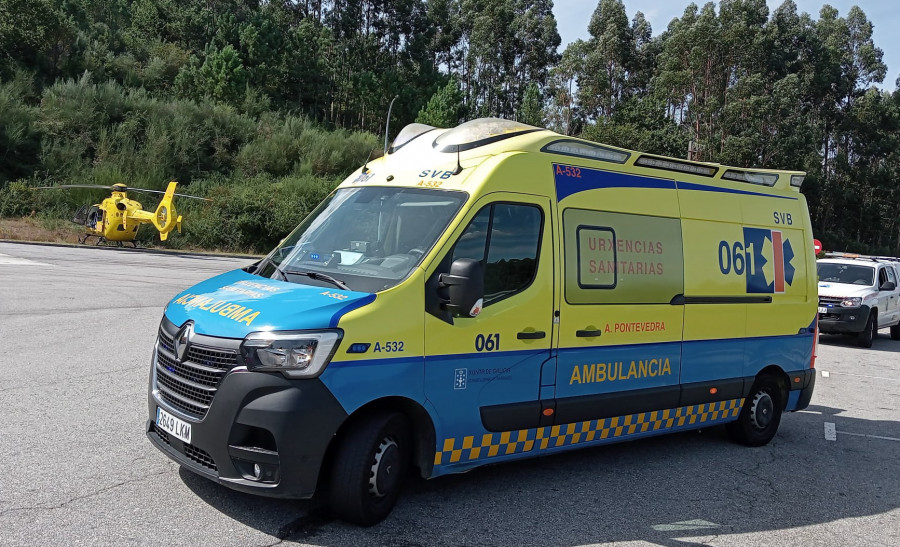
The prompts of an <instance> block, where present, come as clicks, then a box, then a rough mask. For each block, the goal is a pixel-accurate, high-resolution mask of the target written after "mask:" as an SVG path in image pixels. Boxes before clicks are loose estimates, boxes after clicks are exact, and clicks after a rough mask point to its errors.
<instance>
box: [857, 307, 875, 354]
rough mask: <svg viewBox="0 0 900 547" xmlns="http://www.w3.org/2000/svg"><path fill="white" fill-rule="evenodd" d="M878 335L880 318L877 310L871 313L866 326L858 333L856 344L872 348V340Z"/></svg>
mask: <svg viewBox="0 0 900 547" xmlns="http://www.w3.org/2000/svg"><path fill="white" fill-rule="evenodd" d="M877 336H878V318H877V317H876V316H875V312H872V313H870V314H869V320H868V321H866V328H864V329H863V330H862V332H861V333H859V334H858V335H856V345H858V346H859V347H861V348H871V347H872V340H874V339H875V338H876V337H877Z"/></svg>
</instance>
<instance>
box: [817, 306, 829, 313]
mask: <svg viewBox="0 0 900 547" xmlns="http://www.w3.org/2000/svg"><path fill="white" fill-rule="evenodd" d="M819 313H828V308H826V307H824V306H819Z"/></svg>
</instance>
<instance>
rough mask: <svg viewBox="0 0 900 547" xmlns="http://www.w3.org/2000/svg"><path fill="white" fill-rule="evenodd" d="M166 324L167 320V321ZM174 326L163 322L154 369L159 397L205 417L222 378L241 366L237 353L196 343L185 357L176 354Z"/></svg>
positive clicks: (175, 406)
mask: <svg viewBox="0 0 900 547" xmlns="http://www.w3.org/2000/svg"><path fill="white" fill-rule="evenodd" d="M164 323H165V322H164ZM165 326H169V328H170V329H172V328H174V325H171V323H169V324H168V325H161V326H160V329H159V343H158V346H157V352H156V367H155V368H154V371H153V372H154V376H155V380H156V382H155V384H156V388H157V390H158V393H159V397H160V398H161V399H162V400H163V401H164V402H165V403H167V404H168V405H169V406H171V407H173V408H174V409H176V410H179V411H181V412H182V413H184V414H186V415H187V416H188V417H191V418H196V419H202V418H203V417H204V416H206V412H207V411H208V410H209V406H210V405H211V404H212V401H213V398H214V397H215V395H216V392H217V391H218V387H219V383H221V381H222V378H224V377H225V375H226V374H227V373H228V371H230V370H231V369H232V368H234V367H235V366H237V352H236V351H235V350H230V349H219V348H212V347H208V346H201V345H199V344H193V345H191V346H190V347H189V348H188V351H187V355H186V356H185V357H186V358H185V360H184V361H181V362H179V361H178V359H176V357H175V347H174V338H175V334H174V332H166V328H165Z"/></svg>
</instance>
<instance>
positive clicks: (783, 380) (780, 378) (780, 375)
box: [746, 364, 790, 410]
mask: <svg viewBox="0 0 900 547" xmlns="http://www.w3.org/2000/svg"><path fill="white" fill-rule="evenodd" d="M763 376H772V377H774V378H775V380H776V381H777V382H778V387H779V388H781V400H782V402H783V403H784V406H785V408H787V400H788V391H789V386H790V378H788V374H787V372H785V371H784V369H783V368H781V366H779V365H776V364H771V365H769V366H767V367H765V368H763V369H762V370H761V371H759V372H758V373H756V376H755V377H754V378H753V382H754V383H756V381H757V380H759V379H760V378H762V377H763ZM752 390H753V386H752V385H749V386H747V388H746V391H747V393H748V394H749V393H750V392H751V391H752ZM782 410H783V409H782Z"/></svg>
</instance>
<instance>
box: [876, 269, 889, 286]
mask: <svg viewBox="0 0 900 547" xmlns="http://www.w3.org/2000/svg"><path fill="white" fill-rule="evenodd" d="M887 280H888V276H887V268H881V269H880V270H878V286H879V287H881V286H882V285H884V284H885V283H886V282H887Z"/></svg>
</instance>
